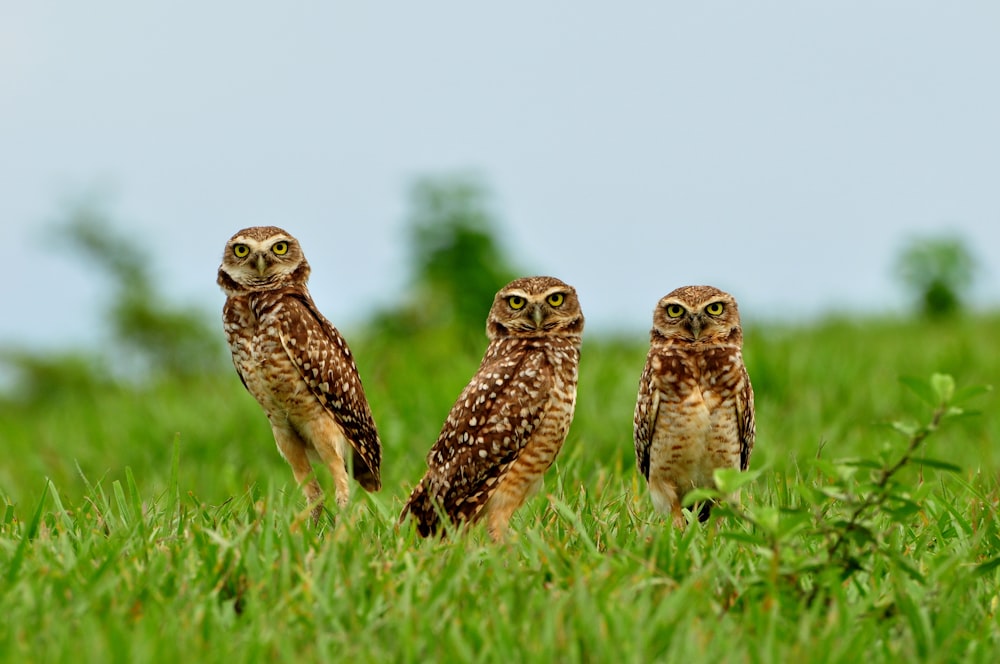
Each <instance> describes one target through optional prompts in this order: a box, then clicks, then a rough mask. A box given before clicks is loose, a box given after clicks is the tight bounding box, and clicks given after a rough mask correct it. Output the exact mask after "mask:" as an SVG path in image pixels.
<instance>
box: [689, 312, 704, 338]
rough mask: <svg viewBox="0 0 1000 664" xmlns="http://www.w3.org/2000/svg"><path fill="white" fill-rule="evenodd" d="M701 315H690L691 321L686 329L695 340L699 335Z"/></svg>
mask: <svg viewBox="0 0 1000 664" xmlns="http://www.w3.org/2000/svg"><path fill="white" fill-rule="evenodd" d="M701 323H702V320H701V316H692V317H691V322H690V323H689V324H688V329H689V330H691V336H692V337H694V339H695V340H696V341H697V340H698V337H700V336H701Z"/></svg>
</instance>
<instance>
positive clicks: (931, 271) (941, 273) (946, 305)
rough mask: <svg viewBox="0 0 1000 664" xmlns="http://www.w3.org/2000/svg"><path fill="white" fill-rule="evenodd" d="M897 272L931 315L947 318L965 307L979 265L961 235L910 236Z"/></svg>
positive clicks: (925, 313) (898, 259) (897, 263)
mask: <svg viewBox="0 0 1000 664" xmlns="http://www.w3.org/2000/svg"><path fill="white" fill-rule="evenodd" d="M895 269H896V275H897V276H898V278H899V280H900V281H901V282H902V283H903V285H904V286H905V287H906V288H908V289H909V290H910V291H912V293H913V296H914V299H915V300H916V301H917V302H919V306H920V310H921V312H922V313H923V314H924V315H925V316H927V317H928V318H944V317H946V316H949V315H952V314H954V313H956V312H958V311H959V310H960V309H961V308H962V306H963V299H964V296H965V292H966V291H967V290H968V289H969V288H970V287H971V286H972V283H973V281H974V279H975V276H976V272H977V270H978V266H977V263H976V259H975V257H974V256H973V255H972V253H971V252H970V251H969V249H968V248H967V247H966V245H965V242H964V241H963V240H961V239H960V238H958V237H953V236H942V237H921V238H913V239H911V240H910V241H909V242H908V243H907V244H906V246H905V247H904V248H903V250H902V252H901V253H900V254H899V257H898V258H897V259H896V266H895Z"/></svg>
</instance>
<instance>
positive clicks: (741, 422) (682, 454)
mask: <svg viewBox="0 0 1000 664" xmlns="http://www.w3.org/2000/svg"><path fill="white" fill-rule="evenodd" d="M742 346H743V330H742V328H741V327H740V314H739V311H738V309H737V308H736V300H735V299H733V296H732V295H729V294H728V293H724V292H723V291H721V290H719V289H718V288H714V287H712V286H685V287H683V288H678V289H677V290H674V291H672V292H670V293H668V294H667V295H666V296H664V297H663V299H661V300H660V301H659V303H658V304H657V305H656V310H655V311H654V312H653V329H652V331H651V332H650V344H649V354H648V356H647V357H646V366H645V368H644V369H643V372H642V378H641V379H640V380H639V395H638V398H637V400H636V406H635V421H634V435H635V454H636V461H637V463H638V466H639V471H640V472H641V473H642V474H643V476H644V477H645V478H646V480H647V482H648V483H649V491H650V495H651V496H652V499H653V505H654V507H655V508H656V509H657V510H658V511H660V512H662V513H664V514H669V515H672V516H673V522H674V524H675V525H676V526H683V525H684V524H685V523H686V521H685V519H684V515H683V513H682V512H681V501H682V500H683V498H684V495H685V494H686V493H688V492H689V491H690V490H691V489H694V488H715V482H714V480H713V471H714V470H715V469H716V468H739V469H740V470H746V469H747V468H748V466H749V464H750V452H751V451H752V450H753V443H754V435H755V427H754V406H753V388H752V387H751V385H750V377H749V376H748V375H747V370H746V367H745V366H744V365H743V356H742V352H741V348H742ZM710 510H711V504H710V503H704V504H703V505H702V507H701V509H700V511H699V518H700V519H701V520H702V521H704V520H706V519H707V518H708V515H709V511H710Z"/></svg>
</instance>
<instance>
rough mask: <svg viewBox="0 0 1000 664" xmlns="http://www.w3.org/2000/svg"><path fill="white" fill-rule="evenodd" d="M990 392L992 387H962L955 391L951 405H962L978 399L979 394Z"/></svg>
mask: <svg viewBox="0 0 1000 664" xmlns="http://www.w3.org/2000/svg"><path fill="white" fill-rule="evenodd" d="M992 391H993V386H992V385H970V386H969V387H963V388H961V389H958V390H955V396H954V397H953V398H952V400H951V402H952V403H953V404H958V403H964V402H966V401H969V400H970V399H974V398H976V397H978V396H979V395H981V394H989V393H990V392H992Z"/></svg>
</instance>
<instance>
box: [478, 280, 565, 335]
mask: <svg viewBox="0 0 1000 664" xmlns="http://www.w3.org/2000/svg"><path fill="white" fill-rule="evenodd" d="M486 334H487V335H488V336H489V338H490V339H499V338H503V337H545V336H579V335H581V334H583V312H582V311H580V301H579V300H578V299H577V297H576V289H574V288H573V287H572V286H570V285H568V284H566V283H563V282H562V281H560V280H558V279H556V278H554V277H523V278H521V279H515V280H514V281H512V282H510V283H509V284H507V285H506V286H504V287H503V288H501V289H500V290H499V291H498V292H497V294H496V297H494V298H493V307H492V308H491V309H490V315H489V318H488V319H487V321H486Z"/></svg>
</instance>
